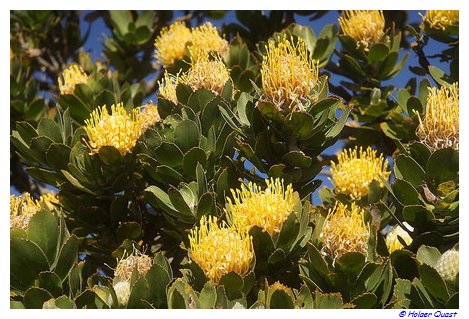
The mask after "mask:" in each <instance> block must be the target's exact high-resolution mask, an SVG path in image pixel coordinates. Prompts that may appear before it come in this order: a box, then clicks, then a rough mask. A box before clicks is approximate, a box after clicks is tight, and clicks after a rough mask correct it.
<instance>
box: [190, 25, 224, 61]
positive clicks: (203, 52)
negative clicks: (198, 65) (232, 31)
mask: <svg viewBox="0 0 469 319" xmlns="http://www.w3.org/2000/svg"><path fill="white" fill-rule="evenodd" d="M188 49H189V52H190V54H191V57H192V58H193V59H195V60H197V59H199V58H201V57H204V56H208V55H209V53H210V52H215V53H217V54H218V55H220V56H222V57H225V56H226V55H227V54H228V50H229V44H228V41H226V40H225V39H223V38H222V37H220V35H219V34H218V30H217V28H216V27H215V26H213V25H212V23H211V22H206V23H204V24H203V25H201V26H198V27H196V28H194V29H192V39H191V44H190V45H189V46H188Z"/></svg>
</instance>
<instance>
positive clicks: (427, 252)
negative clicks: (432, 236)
mask: <svg viewBox="0 0 469 319" xmlns="http://www.w3.org/2000/svg"><path fill="white" fill-rule="evenodd" d="M416 257H417V260H418V261H419V262H420V263H422V264H427V265H429V266H431V267H433V268H435V266H436V264H437V263H438V259H440V257H441V253H440V251H439V250H438V249H437V248H435V247H431V246H426V245H422V246H420V248H419V250H418V251H417V256H416Z"/></svg>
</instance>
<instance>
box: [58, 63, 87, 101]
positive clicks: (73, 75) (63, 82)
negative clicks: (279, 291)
mask: <svg viewBox="0 0 469 319" xmlns="http://www.w3.org/2000/svg"><path fill="white" fill-rule="evenodd" d="M58 82H59V90H60V94H73V92H74V91H75V86H77V85H78V84H82V83H86V82H88V75H87V74H86V73H85V71H84V70H83V68H82V67H81V66H79V65H78V64H75V63H73V64H71V65H70V66H69V67H68V68H66V69H65V70H64V71H63V72H62V74H61V75H60V76H59V78H58Z"/></svg>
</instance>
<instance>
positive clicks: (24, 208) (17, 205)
mask: <svg viewBox="0 0 469 319" xmlns="http://www.w3.org/2000/svg"><path fill="white" fill-rule="evenodd" d="M58 202H59V200H58V198H57V196H56V195H55V194H53V193H47V194H44V195H41V197H40V198H39V199H34V198H33V197H32V196H31V194H29V193H27V192H26V193H23V194H21V195H20V196H16V195H10V228H21V229H23V230H26V229H27V228H28V225H29V220H30V219H31V217H32V216H33V215H34V214H36V213H37V212H39V211H40V210H41V209H43V208H44V209H48V210H52V209H54V208H55V204H58Z"/></svg>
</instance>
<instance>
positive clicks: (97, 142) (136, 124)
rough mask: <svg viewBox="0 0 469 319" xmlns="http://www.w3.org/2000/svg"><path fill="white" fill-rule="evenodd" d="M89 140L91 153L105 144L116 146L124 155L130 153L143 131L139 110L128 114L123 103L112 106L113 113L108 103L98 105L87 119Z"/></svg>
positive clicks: (86, 128)
mask: <svg viewBox="0 0 469 319" xmlns="http://www.w3.org/2000/svg"><path fill="white" fill-rule="evenodd" d="M85 124H86V126H85V131H86V133H87V134H88V141H86V140H85V143H86V144H87V145H88V147H89V148H90V150H91V154H94V153H97V152H98V151H99V149H100V148H101V147H103V146H114V147H115V148H116V149H117V150H119V152H120V153H121V154H122V155H125V154H127V153H130V152H131V151H132V149H133V148H134V146H135V144H136V143H137V140H138V138H139V137H140V135H141V133H142V126H141V122H140V118H139V116H138V110H137V109H133V110H132V113H131V114H128V113H127V112H126V111H125V109H124V106H123V104H122V103H119V104H117V106H115V105H112V106H111V114H109V113H108V110H107V108H106V105H103V106H101V107H98V108H97V109H95V110H94V111H93V112H92V113H91V118H89V119H87V120H85Z"/></svg>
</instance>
